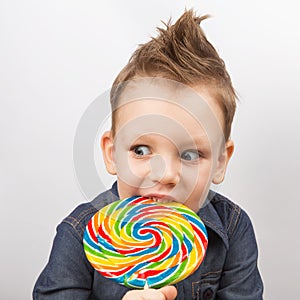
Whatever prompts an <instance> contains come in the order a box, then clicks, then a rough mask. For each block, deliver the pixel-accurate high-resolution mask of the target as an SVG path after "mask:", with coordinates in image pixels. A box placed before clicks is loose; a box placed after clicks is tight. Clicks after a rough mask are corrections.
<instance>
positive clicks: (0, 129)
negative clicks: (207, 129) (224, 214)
mask: <svg viewBox="0 0 300 300" xmlns="http://www.w3.org/2000/svg"><path fill="white" fill-rule="evenodd" d="M296 5H297V1H292V0H287V1H274V0H265V1H258V0H252V1H249V0H248V1H238V0H224V1H217V0H202V1H174V0H152V1H140V0H127V1H121V0H119V1H117V0H113V1H112V0H111V1H101V0H98V1H96V0H93V1H92V0H88V1H79V0H51V1H49V0H44V1H38V0H36V1H33V0H27V1H22V0H10V1H4V0H2V1H0V42H1V45H0V101H1V109H0V115H1V118H0V143H1V146H0V188H1V189H0V195H1V196H0V197H1V219H0V222H1V224H0V228H1V248H0V254H1V255H0V260H1V262H0V265H1V273H0V287H1V288H0V298H1V299H6V300H10V299H30V298H31V291H32V287H33V284H34V282H35V280H36V278H37V276H38V274H39V273H40V272H41V270H42V268H43V267H44V265H45V264H46V262H47V259H48V255H49V252H50V248H51V244H52V239H53V237H54V234H55V227H56V225H57V224H58V223H59V222H60V221H61V220H62V218H64V217H65V216H66V215H67V214H68V213H69V212H70V211H71V210H72V209H73V208H74V207H75V206H76V205H77V204H79V203H81V202H84V201H86V199H85V197H84V196H83V194H82V193H81V192H80V188H79V186H78V184H77V181H76V177H75V175H74V169H73V168H74V167H73V160H72V159H73V158H72V151H73V140H74V136H75V132H76V128H77V125H78V122H79V120H80V118H81V116H82V115H83V114H84V112H85V110H86V108H87V107H88V106H89V104H90V103H92V101H93V100H94V99H95V98H96V97H97V96H99V95H100V94H102V93H103V92H105V91H106V90H107V89H109V87H110V85H111V83H112V81H113V79H114V77H115V76H116V75H117V73H118V72H119V71H120V69H121V68H122V67H123V66H124V65H125V64H126V62H127V60H128V59H129V57H130V54H131V53H132V52H133V51H134V49H135V48H136V46H137V45H138V44H139V43H143V42H146V41H148V39H149V37H150V36H151V35H153V34H155V32H156V31H155V27H156V26H159V25H160V20H164V21H167V20H168V18H169V17H170V16H172V17H173V19H177V17H178V16H179V15H181V14H182V12H183V11H184V8H185V7H186V8H191V7H194V8H195V9H196V10H197V11H198V12H199V13H201V14H205V13H209V14H211V15H212V16H213V18H211V19H209V20H206V21H205V22H204V23H203V28H204V30H205V31H206V34H207V37H208V38H209V39H210V41H211V42H212V43H213V44H214V45H215V47H216V48H217V50H218V51H219V53H220V55H221V56H222V58H223V59H224V60H225V62H226V65H227V68H228V71H229V72H230V74H231V76H232V80H233V82H234V85H235V88H236V90H237V91H238V94H239V96H240V104H239V109H238V112H237V113H238V114H237V118H236V120H235V122H234V127H233V134H232V137H233V139H234V141H235V143H236V152H235V154H234V157H233V160H232V161H231V164H230V167H229V170H228V174H227V178H226V180H225V182H224V183H223V184H222V186H221V187H220V188H219V191H220V192H222V193H224V194H225V195H227V196H229V197H230V198H232V199H233V200H234V201H235V202H237V203H239V204H240V205H241V206H242V207H243V208H244V209H245V210H246V211H247V212H248V213H249V215H250V217H251V218H252V221H253V223H254V227H255V230H256V235H257V240H258V244H259V255H260V256H259V265H260V270H261V273H262V276H263V279H264V283H265V299H271V300H276V299H296V298H298V297H297V295H298V294H299V293H296V291H298V284H299V283H298V279H299V270H300V264H299V247H300V244H299V231H298V229H299V224H298V217H299V208H300V204H299V203H300V201H299V197H298V195H297V190H298V189H299V177H300V176H299V169H300V168H299V167H300V159H299V155H300V154H299V153H300V141H299V132H298V130H299V128H300V122H299V118H300V117H299V109H300V104H299V100H300V99H299V93H298V87H299V84H300V82H299V74H300V62H299V61H300V60H299V53H300V39H299V28H300V18H299V14H298V9H297V7H296ZM103 173H104V172H103ZM109 180H110V179H109Z"/></svg>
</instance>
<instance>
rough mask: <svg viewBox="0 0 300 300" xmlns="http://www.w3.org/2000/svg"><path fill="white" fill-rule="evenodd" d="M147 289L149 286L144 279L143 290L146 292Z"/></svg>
mask: <svg viewBox="0 0 300 300" xmlns="http://www.w3.org/2000/svg"><path fill="white" fill-rule="evenodd" d="M147 289H149V285H148V280H147V279H146V280H145V285H144V290H147Z"/></svg>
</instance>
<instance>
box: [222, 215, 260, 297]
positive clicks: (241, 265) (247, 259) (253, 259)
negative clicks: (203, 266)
mask: <svg viewBox="0 0 300 300" xmlns="http://www.w3.org/2000/svg"><path fill="white" fill-rule="evenodd" d="M232 228H233V230H232V232H231V235H230V240H229V250H228V253H227V257H226V260H225V264H224V268H223V274H222V277H221V281H220V286H219V290H218V293H217V299H222V300H225V299H230V300H234V299H238V300H260V299H262V294H263V283H262V279H261V277H260V274H259V271H258V267H257V259H258V249H257V243H256V239H255V234H254V230H253V226H252V224H251V221H250V219H249V217H248V215H247V214H246V213H245V212H244V211H243V210H241V212H240V216H239V218H238V219H237V220H236V224H234V226H232Z"/></svg>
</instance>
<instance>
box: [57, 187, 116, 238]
mask: <svg viewBox="0 0 300 300" xmlns="http://www.w3.org/2000/svg"><path fill="white" fill-rule="evenodd" d="M117 199H118V197H117V195H116V194H115V193H114V192H113V188H112V189H109V190H107V191H105V192H103V193H101V194H99V195H98V196H97V197H96V198H95V199H94V200H92V201H90V202H86V203H82V204H80V205H78V206H77V207H76V208H75V209H74V210H73V211H72V212H71V213H70V214H69V215H68V216H67V217H66V218H65V219H64V220H63V221H62V223H64V224H69V225H70V226H71V227H72V228H73V229H74V230H76V231H77V232H78V234H79V236H80V237H81V236H83V233H84V230H85V227H86V225H87V223H88V221H89V220H90V219H91V218H92V217H93V215H94V214H95V213H96V212H97V211H98V210H99V209H101V208H102V207H104V206H106V205H108V204H110V203H112V202H114V201H116V200H117Z"/></svg>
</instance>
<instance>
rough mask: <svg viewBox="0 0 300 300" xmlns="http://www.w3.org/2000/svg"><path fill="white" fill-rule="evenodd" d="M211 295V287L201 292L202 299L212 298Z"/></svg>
mask: <svg viewBox="0 0 300 300" xmlns="http://www.w3.org/2000/svg"><path fill="white" fill-rule="evenodd" d="M213 295H214V292H213V290H212V289H211V288H208V289H206V290H205V291H204V292H203V299H204V300H209V299H212V297H213Z"/></svg>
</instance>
